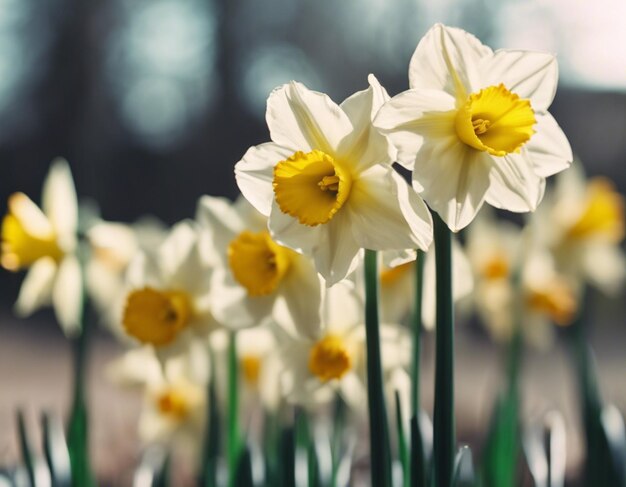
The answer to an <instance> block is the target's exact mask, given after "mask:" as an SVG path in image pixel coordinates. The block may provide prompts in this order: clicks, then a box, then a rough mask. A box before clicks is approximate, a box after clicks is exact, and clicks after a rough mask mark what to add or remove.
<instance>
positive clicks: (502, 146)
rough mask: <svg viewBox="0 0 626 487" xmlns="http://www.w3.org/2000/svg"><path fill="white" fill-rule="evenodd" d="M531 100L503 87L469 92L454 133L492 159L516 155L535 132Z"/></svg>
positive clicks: (458, 116) (457, 117) (459, 112)
mask: <svg viewBox="0 0 626 487" xmlns="http://www.w3.org/2000/svg"><path fill="white" fill-rule="evenodd" d="M535 123H536V120H535V113H534V112H533V109H532V107H531V106H530V101H529V100H525V99H522V98H520V97H519V96H518V95H516V94H514V93H511V92H510V91H509V90H507V89H506V88H505V87H504V85H503V84H500V85H498V86H490V87H489V88H485V89H483V90H480V91H479V92H478V93H472V94H471V95H469V97H468V98H467V100H466V102H465V103H464V104H463V105H462V106H461V108H460V109H459V111H458V112H457V115H456V132H457V134H458V136H459V138H460V139H461V140H462V141H463V142H465V143H466V144H467V145H469V146H470V147H473V148H474V149H478V150H480V151H486V152H488V153H489V154H491V155H494V156H505V155H506V154H509V153H511V152H519V150H520V148H521V147H522V145H524V144H525V143H526V142H528V141H529V140H530V137H531V136H532V135H533V134H534V133H535V131H534V130H533V125H535Z"/></svg>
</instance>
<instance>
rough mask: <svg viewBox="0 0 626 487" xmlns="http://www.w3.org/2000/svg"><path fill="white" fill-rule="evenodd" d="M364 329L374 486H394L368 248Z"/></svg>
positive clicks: (374, 270) (373, 265)
mask: <svg viewBox="0 0 626 487" xmlns="http://www.w3.org/2000/svg"><path fill="white" fill-rule="evenodd" d="M365 332H366V342H367V383H368V387H367V399H368V405H369V426H370V463H371V473H372V487H387V486H391V452H390V448H389V425H388V423H387V410H386V405H385V396H384V388H383V375H382V365H381V356H380V330H379V323H378V263H377V256H376V252H374V251H372V250H366V251H365Z"/></svg>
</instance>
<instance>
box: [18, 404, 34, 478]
mask: <svg viewBox="0 0 626 487" xmlns="http://www.w3.org/2000/svg"><path fill="white" fill-rule="evenodd" d="M17 430H18V434H19V439H20V452H21V453H22V460H23V461H24V466H25V467H26V472H27V474H28V480H29V481H30V485H32V486H34V487H36V486H37V483H36V481H35V479H36V473H35V462H36V460H35V453H34V450H33V447H32V445H31V443H30V438H29V437H28V433H27V431H26V422H25V421H24V413H23V412H22V411H18V412H17Z"/></svg>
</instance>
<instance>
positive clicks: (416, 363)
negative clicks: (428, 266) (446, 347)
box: [411, 249, 426, 416]
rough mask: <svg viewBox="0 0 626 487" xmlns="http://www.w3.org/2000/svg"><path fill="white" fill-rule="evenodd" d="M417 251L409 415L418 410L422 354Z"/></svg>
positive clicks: (420, 263)
mask: <svg viewBox="0 0 626 487" xmlns="http://www.w3.org/2000/svg"><path fill="white" fill-rule="evenodd" d="M425 257H426V254H425V253H424V252H423V251H421V250H419V249H418V250H417V257H416V259H415V288H414V292H415V307H414V309H413V362H412V363H411V415H412V416H415V415H417V414H418V413H419V410H420V356H421V352H422V294H423V288H424V282H423V281H424V258H425Z"/></svg>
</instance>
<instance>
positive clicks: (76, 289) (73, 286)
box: [52, 255, 83, 336]
mask: <svg viewBox="0 0 626 487" xmlns="http://www.w3.org/2000/svg"><path fill="white" fill-rule="evenodd" d="M52 303H53V304H54V312H55V314H56V317H57V320H58V321H59V324H60V325H61V327H62V328H63V331H64V332H65V334H66V335H68V336H71V335H75V334H77V333H80V331H81V330H80V326H81V318H82V314H83V279H82V274H81V269H80V263H79V262H78V259H77V258H76V256H74V255H68V256H66V257H65V258H64V259H63V261H62V262H61V264H60V266H59V271H58V273H57V277H56V280H55V282H54V287H53V289H52Z"/></svg>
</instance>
